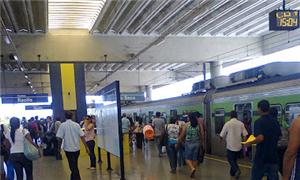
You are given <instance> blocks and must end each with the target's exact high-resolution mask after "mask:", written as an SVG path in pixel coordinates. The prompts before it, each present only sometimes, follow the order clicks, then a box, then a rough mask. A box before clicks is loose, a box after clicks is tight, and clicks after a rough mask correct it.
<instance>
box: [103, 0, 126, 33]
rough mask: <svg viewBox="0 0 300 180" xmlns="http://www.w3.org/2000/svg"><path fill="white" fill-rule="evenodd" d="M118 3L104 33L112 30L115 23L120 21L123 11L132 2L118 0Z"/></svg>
mask: <svg viewBox="0 0 300 180" xmlns="http://www.w3.org/2000/svg"><path fill="white" fill-rule="evenodd" d="M117 3H118V4H117V5H116V6H117V7H115V8H114V9H116V10H115V11H114V10H113V12H114V13H113V16H112V17H110V18H109V19H110V20H109V23H108V25H107V26H106V28H105V30H104V33H107V32H108V31H110V30H111V28H112V27H113V26H114V25H115V23H116V22H117V21H118V19H119V18H120V16H121V15H122V13H123V12H124V10H125V9H126V7H127V6H128V5H129V4H130V1H126V0H122V1H118V2H117Z"/></svg>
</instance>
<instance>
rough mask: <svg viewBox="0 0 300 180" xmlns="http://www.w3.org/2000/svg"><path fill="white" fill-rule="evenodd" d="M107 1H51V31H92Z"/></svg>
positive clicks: (49, 8) (49, 11)
mask: <svg viewBox="0 0 300 180" xmlns="http://www.w3.org/2000/svg"><path fill="white" fill-rule="evenodd" d="M105 1H106V0H49V1H48V22H49V29H88V30H90V29H91V28H92V27H93V25H94V23H95V21H96V19H97V17H98V16H99V14H100V12H101V10H102V7H103V6H104V4H105Z"/></svg>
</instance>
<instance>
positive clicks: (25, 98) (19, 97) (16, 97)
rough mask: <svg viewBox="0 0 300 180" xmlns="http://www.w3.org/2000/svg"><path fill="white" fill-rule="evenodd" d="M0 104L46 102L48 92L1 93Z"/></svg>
mask: <svg viewBox="0 0 300 180" xmlns="http://www.w3.org/2000/svg"><path fill="white" fill-rule="evenodd" d="M1 99H2V104H17V103H39V102H48V94H7V95H2V96H1Z"/></svg>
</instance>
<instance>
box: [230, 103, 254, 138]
mask: <svg viewBox="0 0 300 180" xmlns="http://www.w3.org/2000/svg"><path fill="white" fill-rule="evenodd" d="M234 110H235V111H236V112H237V115H238V120H240V121H242V122H243V123H244V125H245V128H246V129H247V131H248V133H249V134H252V103H242V104H235V105H234Z"/></svg>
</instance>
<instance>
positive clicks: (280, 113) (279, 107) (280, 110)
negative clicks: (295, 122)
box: [271, 104, 282, 120]
mask: <svg viewBox="0 0 300 180" xmlns="http://www.w3.org/2000/svg"><path fill="white" fill-rule="evenodd" d="M271 107H274V108H276V109H277V112H278V116H277V118H278V120H279V118H280V117H281V115H282V107H281V105H280V104H271Z"/></svg>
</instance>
